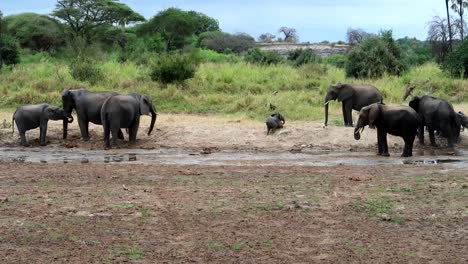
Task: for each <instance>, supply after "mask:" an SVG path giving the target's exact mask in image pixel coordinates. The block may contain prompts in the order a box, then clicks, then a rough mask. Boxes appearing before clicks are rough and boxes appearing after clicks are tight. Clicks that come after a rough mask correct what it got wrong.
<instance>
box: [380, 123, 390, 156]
mask: <svg viewBox="0 0 468 264" xmlns="http://www.w3.org/2000/svg"><path fill="white" fill-rule="evenodd" d="M377 137H378V141H379V145H380V153H379V154H380V155H382V156H385V157H388V156H390V154H388V144H387V132H386V131H383V129H379V128H377Z"/></svg>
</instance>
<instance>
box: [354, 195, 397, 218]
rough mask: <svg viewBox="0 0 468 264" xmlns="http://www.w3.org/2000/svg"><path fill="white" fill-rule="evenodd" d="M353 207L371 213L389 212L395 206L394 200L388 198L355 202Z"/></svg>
mask: <svg viewBox="0 0 468 264" xmlns="http://www.w3.org/2000/svg"><path fill="white" fill-rule="evenodd" d="M354 207H355V208H356V209H358V210H363V211H366V212H367V213H369V214H371V215H378V214H389V213H391V212H392V210H393V208H394V207H395V202H394V201H392V200H389V199H370V200H367V201H364V202H356V203H355V204H354Z"/></svg>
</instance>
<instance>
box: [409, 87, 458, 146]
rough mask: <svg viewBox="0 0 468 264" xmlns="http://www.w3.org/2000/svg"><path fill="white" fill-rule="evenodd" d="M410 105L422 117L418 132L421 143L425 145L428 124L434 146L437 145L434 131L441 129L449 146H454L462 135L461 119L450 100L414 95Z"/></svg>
mask: <svg viewBox="0 0 468 264" xmlns="http://www.w3.org/2000/svg"><path fill="white" fill-rule="evenodd" d="M409 106H410V107H411V108H413V109H414V110H415V111H416V112H417V113H418V114H419V116H420V117H421V121H422V122H421V125H420V128H419V133H418V137H419V143H420V144H421V145H424V127H425V126H426V127H427V129H428V132H429V139H430V141H431V145H432V146H435V147H436V146H437V144H436V143H435V137H434V131H439V132H440V134H441V135H442V136H444V137H446V138H447V145H448V147H449V148H453V147H454V142H456V141H457V140H458V137H459V136H460V129H461V120H460V118H459V116H458V115H457V113H455V111H454V110H453V106H452V105H451V104H450V103H449V102H447V101H445V100H442V99H439V98H436V97H433V96H430V95H424V96H415V97H413V99H412V100H411V101H410V102H409Z"/></svg>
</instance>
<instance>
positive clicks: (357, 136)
mask: <svg viewBox="0 0 468 264" xmlns="http://www.w3.org/2000/svg"><path fill="white" fill-rule="evenodd" d="M359 129H361V131H359ZM363 131H364V127H358V126H356V128H355V129H354V139H355V140H359V139H361V133H362V132H363Z"/></svg>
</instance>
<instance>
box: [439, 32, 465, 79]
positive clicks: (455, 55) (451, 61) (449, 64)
mask: <svg viewBox="0 0 468 264" xmlns="http://www.w3.org/2000/svg"><path fill="white" fill-rule="evenodd" d="M443 68H444V70H446V71H447V72H449V73H450V74H451V75H452V76H453V77H462V78H468V41H464V42H463V43H462V44H461V45H460V46H458V47H457V48H456V49H455V50H454V51H452V52H451V53H449V55H448V56H447V60H446V61H445V63H444V65H443Z"/></svg>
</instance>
